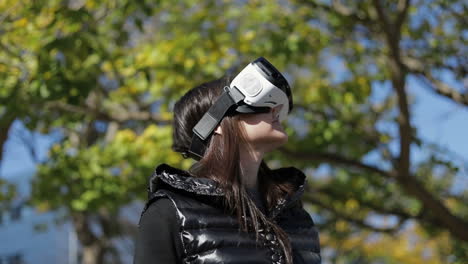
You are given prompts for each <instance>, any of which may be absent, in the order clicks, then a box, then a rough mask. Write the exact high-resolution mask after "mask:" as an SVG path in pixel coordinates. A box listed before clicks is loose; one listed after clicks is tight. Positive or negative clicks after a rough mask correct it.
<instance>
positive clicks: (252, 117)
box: [239, 105, 288, 153]
mask: <svg viewBox="0 0 468 264" xmlns="http://www.w3.org/2000/svg"><path fill="white" fill-rule="evenodd" d="M282 107H283V105H279V106H277V107H275V108H272V109H271V110H270V112H268V113H258V114H242V115H240V116H239V121H240V122H239V123H240V125H241V128H242V129H243V131H244V137H245V140H246V141H247V143H248V144H249V145H250V147H252V148H253V149H255V150H257V151H261V152H264V153H266V152H269V151H272V150H274V149H276V148H278V147H280V146H282V145H284V144H285V143H286V142H288V135H287V134H286V132H285V131H284V128H283V126H282V125H281V123H280V122H279V119H278V118H279V112H280V110H281V108H282Z"/></svg>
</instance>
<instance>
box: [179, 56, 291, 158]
mask: <svg viewBox="0 0 468 264" xmlns="http://www.w3.org/2000/svg"><path fill="white" fill-rule="evenodd" d="M278 105H283V107H282V108H281V110H280V113H279V120H280V121H283V120H285V119H286V117H287V115H288V114H289V112H291V110H292V107H293V101H292V94H291V88H290V87H289V84H288V82H287V81H286V79H285V78H284V76H283V75H282V74H281V73H280V72H279V71H278V70H277V69H276V68H275V67H274V66H273V65H272V64H271V63H270V62H268V61H267V60H266V59H265V58H263V57H260V58H258V59H256V60H255V61H253V62H251V63H249V65H247V66H246V67H245V68H244V69H243V70H242V71H241V72H240V73H239V74H238V75H237V76H236V77H235V78H234V79H233V80H232V82H231V84H230V85H229V86H226V87H224V92H223V93H222V94H221V96H220V97H219V98H218V99H217V100H216V102H215V103H214V104H213V105H212V106H211V107H210V109H208V112H206V113H205V114H204V115H203V117H202V118H201V119H200V121H199V122H198V123H197V124H196V125H195V127H194V128H193V137H192V143H191V145H190V149H189V151H188V153H187V152H185V153H182V154H183V155H184V157H192V158H194V159H195V160H200V159H201V158H202V157H203V155H204V153H205V150H206V146H207V143H208V141H209V138H210V136H211V135H212V134H213V131H214V130H215V129H216V127H217V126H218V125H219V123H220V122H221V120H222V119H223V118H224V117H225V116H227V115H228V114H241V113H265V112H269V111H270V109H271V108H273V107H275V106H278Z"/></svg>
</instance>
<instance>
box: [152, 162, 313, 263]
mask: <svg viewBox="0 0 468 264" xmlns="http://www.w3.org/2000/svg"><path fill="white" fill-rule="evenodd" d="M280 170H281V173H277V174H280V175H282V176H283V177H286V178H285V179H288V178H290V179H291V180H294V181H296V182H302V183H301V184H298V186H297V190H296V192H295V194H294V195H292V196H288V197H285V198H283V199H281V200H280V201H278V203H277V205H276V206H275V207H274V208H273V209H272V210H271V211H270V212H269V213H268V216H267V217H268V218H270V219H272V220H273V221H274V222H276V223H277V224H278V226H280V227H281V228H282V229H283V230H284V231H285V232H286V233H287V234H288V236H289V239H290V241H291V245H292V249H293V258H294V263H295V264H302V263H308V264H318V263H320V262H321V257H320V246H319V238H318V233H317V230H316V228H315V226H314V223H313V221H312V219H311V217H310V215H309V214H308V213H307V212H306V211H305V210H304V209H303V208H302V204H301V203H300V200H299V199H300V196H301V195H302V193H303V191H304V181H305V176H304V174H303V173H302V172H300V171H299V170H297V169H295V168H283V169H280ZM148 196H149V197H148V198H149V200H148V202H147V204H146V206H145V209H144V210H143V213H144V212H145V210H146V209H147V208H148V206H149V205H150V204H151V203H152V202H154V201H155V200H157V199H159V198H162V197H166V198H169V199H170V201H172V203H173V204H174V206H175V208H176V211H177V217H178V219H179V224H180V233H179V235H180V239H181V241H182V245H183V252H184V257H183V263H190V264H195V263H197V264H198V263H200V264H201V263H203V264H214V263H216V264H219V263H226V264H228V263H229V264H230V263H232V264H234V263H236V264H241V263H243V264H246V263H249V264H267V263H269V264H270V263H275V264H280V263H285V262H284V257H283V254H282V251H281V248H280V246H279V243H278V241H277V239H276V236H275V235H274V233H273V232H270V231H269V230H264V229H262V230H261V232H260V234H259V241H258V242H256V238H255V234H253V233H246V232H241V231H239V224H238V222H237V218H236V217H235V216H233V215H230V214H227V213H225V212H224V211H223V207H222V199H223V191H222V190H221V189H220V188H218V187H217V185H216V184H215V182H214V181H212V180H210V179H207V178H194V177H191V176H190V175H189V174H188V173H187V172H185V171H182V170H178V169H175V168H172V167H170V166H169V165H166V164H162V165H160V166H158V167H157V168H156V171H155V173H154V174H153V176H152V177H151V180H150V187H149V190H148Z"/></svg>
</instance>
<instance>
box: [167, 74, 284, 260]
mask: <svg viewBox="0 0 468 264" xmlns="http://www.w3.org/2000/svg"><path fill="white" fill-rule="evenodd" d="M229 83H230V78H229V77H224V78H221V79H218V80H214V81H211V82H207V83H204V84H202V85H200V86H197V87H195V88H193V89H191V90H190V91H188V92H187V93H186V94H185V95H184V96H183V97H182V98H180V99H179V101H177V103H176V104H175V106H174V121H173V122H174V123H173V146H172V148H173V150H174V151H177V152H181V153H186V152H187V151H188V149H189V147H190V143H191V139H192V135H193V132H192V129H193V127H194V126H195V125H196V123H197V122H198V121H199V120H200V119H201V117H202V116H203V115H204V114H205V113H206V112H207V111H208V109H209V108H210V107H211V105H213V103H214V102H215V101H216V99H217V98H218V97H219V96H220V95H221V93H222V92H223V87H225V86H227V85H229ZM220 126H221V129H222V131H223V135H222V136H220V135H217V134H214V135H213V136H211V138H210V139H209V140H208V145H207V148H206V152H205V154H204V156H203V158H202V159H201V160H200V161H199V162H198V163H196V164H195V165H194V166H192V168H191V169H190V170H189V172H190V173H191V174H192V175H193V176H195V177H204V178H210V179H212V180H214V181H216V182H217V183H218V184H219V186H220V187H221V188H223V190H224V193H225V202H226V209H227V210H228V211H230V212H231V213H233V214H234V215H236V216H237V219H238V222H239V225H240V229H241V230H242V231H245V232H249V231H252V232H255V233H256V238H257V239H258V234H259V231H260V229H262V228H267V229H270V230H272V231H273V232H274V233H275V234H276V236H277V237H278V240H279V243H280V245H281V247H282V249H283V252H284V253H285V259H286V263H288V264H290V263H292V253H291V245H290V242H289V239H288V236H287V235H286V233H285V232H284V231H283V230H282V229H281V228H280V227H279V226H277V225H276V224H275V223H273V222H272V221H271V220H270V219H268V218H267V217H266V216H265V215H264V214H263V213H262V212H261V211H260V210H259V209H258V208H257V206H256V205H255V203H254V202H253V201H252V199H250V197H249V195H248V194H247V192H246V189H245V187H244V186H243V184H242V177H241V168H240V152H239V145H240V144H241V143H242V142H243V141H244V138H245V137H244V135H243V130H242V129H241V126H240V125H239V116H238V115H229V116H226V117H225V118H223V120H222V121H221V123H220ZM273 174H274V171H272V170H271V169H270V168H269V167H268V166H267V164H266V163H265V162H264V161H262V163H261V166H260V170H259V174H258V177H259V178H258V183H259V192H260V194H261V195H262V197H263V199H264V200H265V201H266V206H267V210H268V211H270V210H271V209H272V207H273V206H274V205H275V204H276V202H277V201H278V200H279V199H280V198H281V197H283V196H285V195H286V194H290V193H291V192H292V191H293V187H292V185H288V184H285V183H281V184H279V183H276V182H274V180H273ZM247 219H250V220H247Z"/></svg>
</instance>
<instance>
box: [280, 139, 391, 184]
mask: <svg viewBox="0 0 468 264" xmlns="http://www.w3.org/2000/svg"><path fill="white" fill-rule="evenodd" d="M280 151H281V152H283V153H284V154H285V155H287V156H288V157H293V158H294V159H297V160H302V161H326V162H329V163H333V164H341V165H347V166H350V167H354V168H359V169H364V170H367V171H370V172H374V173H377V174H380V175H382V176H384V177H387V178H388V177H391V175H390V174H389V173H388V172H386V171H384V170H381V169H379V168H377V167H374V166H371V165H368V164H365V163H363V162H360V161H358V160H353V159H348V158H345V157H342V156H340V155H337V154H333V153H324V152H297V151H291V150H289V149H287V148H284V147H281V148H280Z"/></svg>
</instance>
